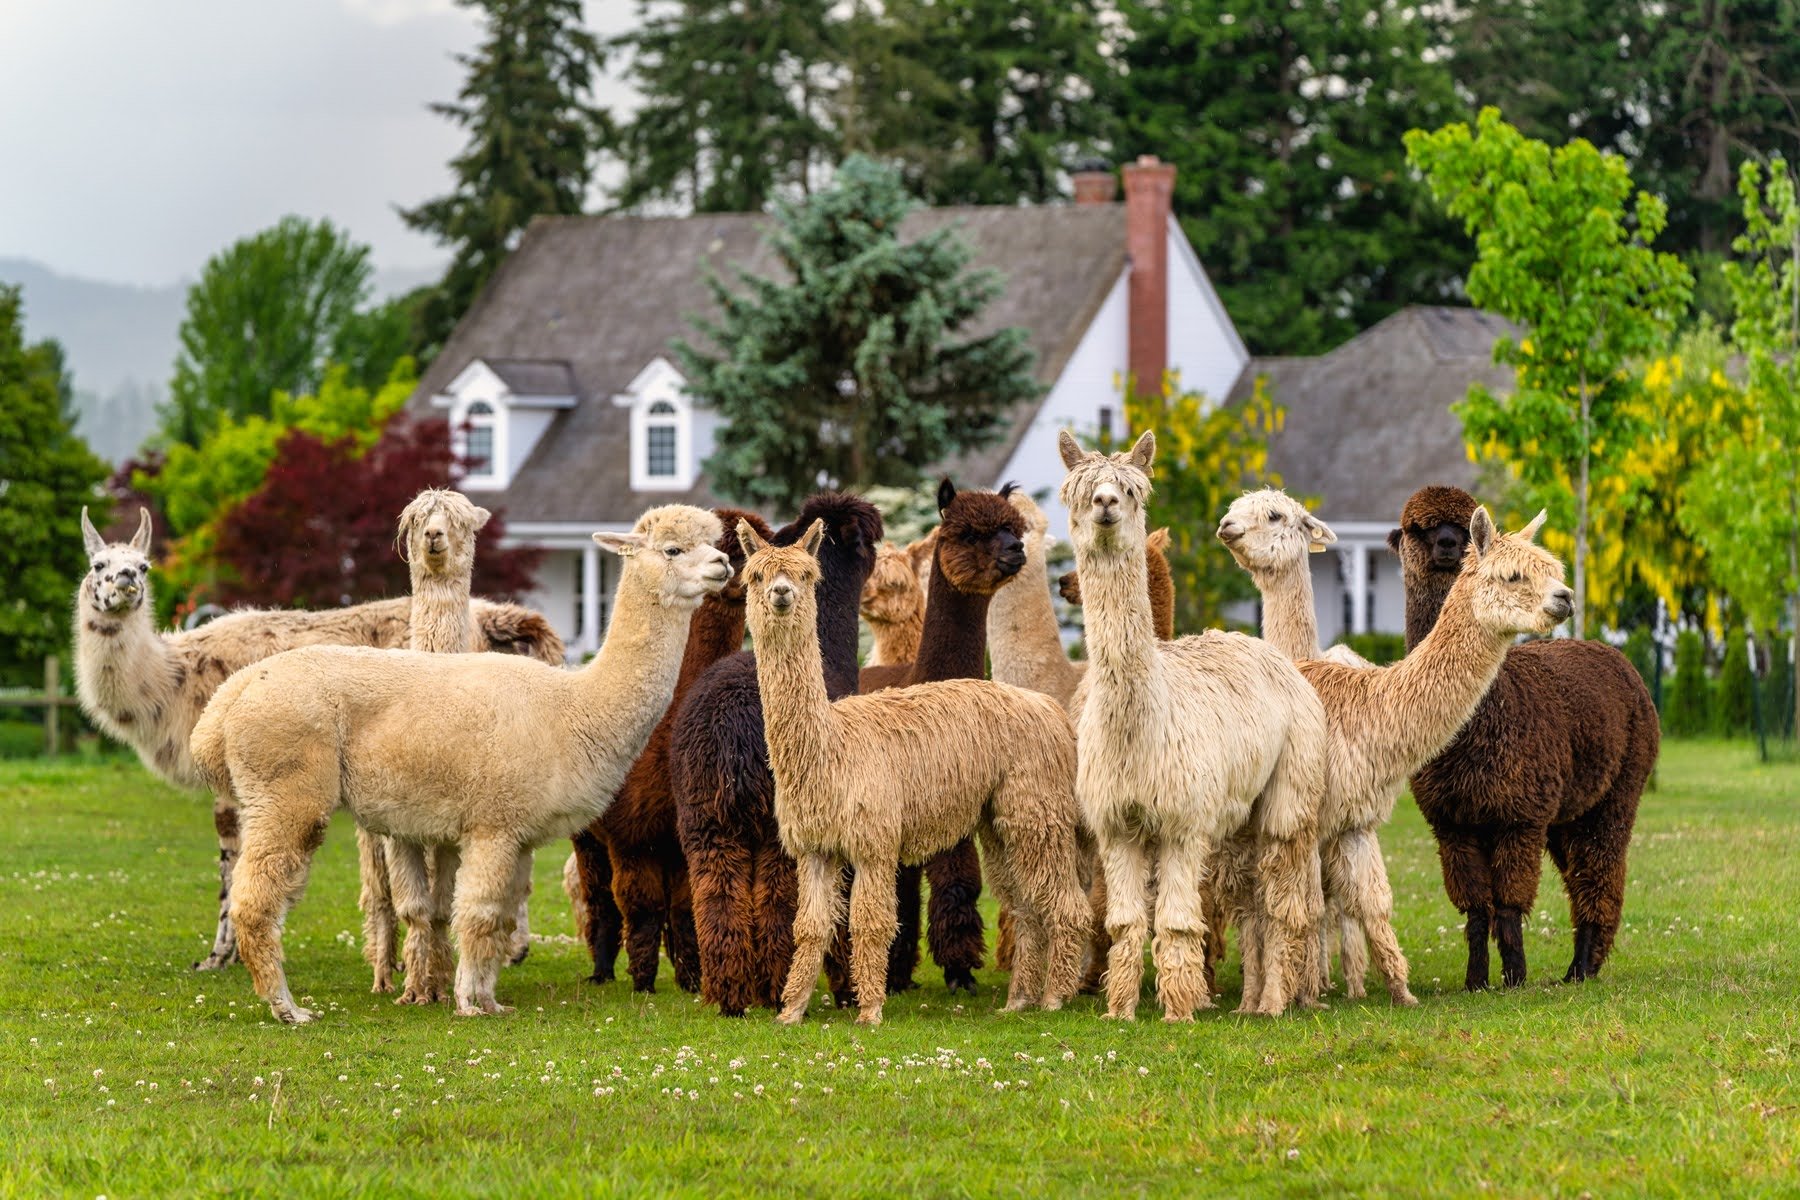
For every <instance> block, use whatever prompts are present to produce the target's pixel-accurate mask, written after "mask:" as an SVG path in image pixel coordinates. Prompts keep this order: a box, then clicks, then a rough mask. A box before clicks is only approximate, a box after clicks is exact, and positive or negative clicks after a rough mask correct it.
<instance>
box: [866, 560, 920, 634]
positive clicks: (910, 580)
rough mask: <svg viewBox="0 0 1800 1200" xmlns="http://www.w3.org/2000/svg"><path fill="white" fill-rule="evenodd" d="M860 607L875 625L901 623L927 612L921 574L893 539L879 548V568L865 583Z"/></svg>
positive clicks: (870, 574)
mask: <svg viewBox="0 0 1800 1200" xmlns="http://www.w3.org/2000/svg"><path fill="white" fill-rule="evenodd" d="M859 608H860V611H861V612H862V615H863V618H864V619H865V620H867V621H868V622H869V623H870V624H871V625H901V624H904V623H906V622H907V621H911V620H916V619H917V618H918V616H919V614H921V613H922V612H924V611H925V597H924V594H923V593H922V592H921V591H920V588H919V576H918V574H917V573H916V572H915V571H914V570H913V564H912V559H911V558H909V557H907V554H906V551H905V550H904V549H903V548H901V547H899V546H896V545H894V544H893V543H892V542H883V543H881V545H879V546H877V547H876V548H875V569H874V570H873V571H871V572H869V581H868V582H867V583H865V584H863V590H862V603H861V604H860V606H859Z"/></svg>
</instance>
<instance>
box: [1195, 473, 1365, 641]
mask: <svg viewBox="0 0 1800 1200" xmlns="http://www.w3.org/2000/svg"><path fill="white" fill-rule="evenodd" d="M1227 526H1231V527H1233V528H1235V529H1239V530H1242V531H1244V532H1242V533H1239V534H1237V535H1235V536H1233V537H1230V538H1228V537H1227V536H1226V533H1225V530H1226V527H1227ZM1219 540H1220V541H1223V542H1225V544H1226V548H1227V549H1229V550H1230V551H1231V556H1232V557H1233V558H1235V559H1236V560H1237V564H1238V566H1240V567H1242V568H1244V570H1246V571H1248V572H1250V578H1251V579H1253V580H1254V581H1255V582H1256V590H1257V591H1258V592H1259V593H1260V594H1261V595H1262V601H1263V611H1262V625H1263V628H1262V637H1263V641H1265V642H1268V643H1269V644H1270V645H1271V646H1274V647H1275V648H1276V649H1277V650H1279V651H1281V652H1282V653H1283V654H1285V655H1287V656H1288V657H1289V658H1291V659H1293V660H1294V661H1295V662H1300V661H1302V660H1304V659H1308V658H1328V659H1331V660H1332V661H1333V662H1341V663H1343V664H1344V665H1345V666H1347V667H1369V666H1374V664H1373V663H1371V662H1370V661H1369V660H1368V659H1366V658H1364V657H1363V656H1362V655H1360V654H1358V653H1357V652H1356V651H1354V650H1352V649H1350V647H1348V646H1332V647H1331V648H1330V649H1328V650H1325V651H1324V652H1322V653H1321V652H1320V650H1319V618H1318V614H1317V612H1316V611H1315V610H1314V608H1313V586H1312V572H1311V571H1310V570H1309V569H1307V567H1306V556H1307V555H1308V554H1323V553H1324V552H1325V551H1326V550H1327V549H1329V548H1330V547H1331V546H1332V545H1334V544H1335V543H1336V542H1337V534H1335V533H1333V532H1332V531H1331V526H1329V525H1327V524H1325V522H1323V521H1321V520H1319V518H1317V517H1315V516H1313V515H1312V514H1311V513H1309V512H1307V511H1306V506H1305V505H1303V504H1301V503H1300V502H1299V501H1298V500H1295V499H1294V498H1293V497H1292V496H1289V495H1288V494H1287V493H1286V492H1284V491H1281V490H1280V489H1278V488H1263V489H1262V490H1260V491H1255V492H1246V493H1244V494H1243V495H1242V496H1239V497H1238V498H1237V499H1236V500H1234V501H1232V503H1231V507H1230V508H1228V509H1226V510H1225V516H1224V519H1223V520H1221V521H1220V522H1219ZM1296 564H1298V565H1296Z"/></svg>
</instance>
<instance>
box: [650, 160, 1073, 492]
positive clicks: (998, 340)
mask: <svg viewBox="0 0 1800 1200" xmlns="http://www.w3.org/2000/svg"><path fill="white" fill-rule="evenodd" d="M917 207H918V202H917V201H916V200H913V199H912V198H911V197H910V196H908V195H907V193H906V189H905V187H904V186H903V184H902V183H901V180H900V177H899V173H898V172H897V171H896V170H895V169H894V168H892V167H888V166H883V165H881V164H878V163H876V162H874V161H872V160H870V159H867V158H863V157H861V156H852V157H851V158H849V159H847V160H846V161H845V162H844V164H843V166H842V167H841V168H840V169H839V171H838V174H837V178H836V180H835V182H834V183H833V185H832V186H831V187H830V188H829V189H827V190H825V191H823V192H820V193H818V194H816V195H815V196H813V197H812V198H811V199H810V200H808V201H806V202H804V203H793V204H790V203H779V204H777V206H776V218H775V229H774V231H773V233H772V234H771V244H772V245H773V247H774V249H775V251H776V254H777V256H778V257H779V258H780V260H781V263H782V266H783V267H784V268H785V271H784V273H783V276H782V277H780V278H764V277H758V276H754V275H751V274H749V273H748V272H746V271H743V270H737V271H735V272H734V273H733V278H734V279H735V282H736V284H737V287H736V288H735V289H734V288H733V287H731V286H730V285H729V284H728V283H727V282H726V281H725V280H723V279H721V278H719V277H717V276H714V277H712V278H711V279H710V280H709V284H710V287H711V290H712V294H713V297H714V299H715V301H716V302H717V304H718V307H719V315H718V316H717V317H716V318H713V319H710V320H698V321H696V323H695V324H696V327H697V328H698V330H699V331H700V333H701V334H703V335H704V336H705V342H706V344H704V345H702V344H695V343H692V342H687V341H680V342H677V343H676V353H677V355H678V356H679V358H680V359H681V363H682V368H683V370H684V371H685V372H686V373H687V377H688V381H689V387H690V388H691V389H692V390H693V392H694V394H695V395H697V396H700V397H703V398H704V400H705V401H706V402H707V403H709V404H711V405H712V406H713V407H714V408H715V409H716V410H717V411H718V413H719V415H720V416H721V417H722V418H723V427H722V428H721V429H720V431H719V435H718V447H719V448H718V450H717V451H716V452H715V453H714V454H713V456H712V457H711V458H710V459H708V460H707V463H706V469H707V471H708V473H709V474H710V476H711V479H712V484H713V486H714V487H715V488H716V489H718V491H719V492H720V493H721V494H723V495H725V496H728V497H731V498H733V499H735V500H737V501H739V502H742V503H749V504H758V505H765V506H768V507H771V508H775V509H792V508H796V507H798V506H799V504H800V502H801V500H803V499H804V498H805V497H806V496H807V495H809V494H810V493H812V492H813V491H815V490H817V489H818V488H819V487H821V486H829V487H846V488H866V487H870V486H873V485H877V484H892V485H898V486H907V485H911V484H914V483H916V482H918V479H919V475H920V471H921V469H922V468H924V467H925V466H927V465H928V464H931V463H935V462H938V461H940V460H941V459H943V458H945V457H947V456H949V455H951V454H953V453H956V452H957V451H960V450H965V449H969V448H973V447H976V446H979V445H982V444H984V443H986V442H987V441H989V440H991V438H992V437H993V435H994V434H995V432H996V431H997V429H998V427H999V423H1000V421H1001V419H1002V418H1003V417H1004V415H1005V414H1006V413H1008V412H1009V411H1010V410H1011V409H1012V407H1013V406H1014V405H1016V404H1018V403H1019V402H1020V401H1022V400H1025V399H1028V398H1031V397H1034V396H1036V395H1037V394H1038V393H1039V392H1040V390H1041V389H1040V387H1039V385H1038V383H1037V380H1036V379H1035V378H1034V377H1033V376H1032V373H1031V361H1032V355H1031V350H1030V348H1029V346H1028V345H1027V337H1026V333H1025V331H1024V330H1022V329H1016V328H1010V329H1002V330H998V331H996V332H993V333H989V334H986V335H983V336H980V337H966V336H961V335H963V334H964V331H965V330H967V328H968V327H969V326H970V325H971V324H973V323H974V322H975V320H976V319H977V318H978V317H979V316H980V314H981V313H982V311H983V310H984V309H985V308H986V307H987V305H988V303H989V301H991V300H992V299H993V298H994V297H995V296H996V295H997V294H999V292H1000V289H1001V286H1002V281H1001V280H1000V278H999V277H998V276H996V275H995V274H993V273H992V272H985V271H982V272H971V271H969V270H968V264H969V259H970V256H971V251H970V250H969V247H968V246H967V245H966V244H965V243H964V242H963V240H962V238H961V237H960V236H958V235H957V233H956V232H955V231H954V230H952V229H942V230H938V231H937V232H934V233H931V234H928V235H926V236H924V237H920V238H917V239H913V240H910V241H903V240H902V239H901V238H900V236H899V230H900V223H901V221H902V220H903V219H904V218H905V217H906V215H907V214H908V213H910V212H912V211H913V210H914V209H916V208H917Z"/></svg>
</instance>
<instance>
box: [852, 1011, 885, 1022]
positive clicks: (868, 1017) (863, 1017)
mask: <svg viewBox="0 0 1800 1200" xmlns="http://www.w3.org/2000/svg"><path fill="white" fill-rule="evenodd" d="M856 1023H857V1024H858V1025H879V1024H881V1014H880V1013H879V1012H865V1013H857V1014H856Z"/></svg>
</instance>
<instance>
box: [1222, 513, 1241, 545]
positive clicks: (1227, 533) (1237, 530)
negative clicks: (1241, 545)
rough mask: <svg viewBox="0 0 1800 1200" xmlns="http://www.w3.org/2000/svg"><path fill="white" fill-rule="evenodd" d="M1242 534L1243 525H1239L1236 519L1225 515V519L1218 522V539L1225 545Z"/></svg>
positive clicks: (1234, 540)
mask: <svg viewBox="0 0 1800 1200" xmlns="http://www.w3.org/2000/svg"><path fill="white" fill-rule="evenodd" d="M1243 536H1244V527H1243V526H1242V525H1239V524H1238V523H1237V522H1236V521H1233V520H1231V519H1230V518H1229V517H1227V518H1226V519H1225V520H1223V521H1220V522H1219V540H1220V541H1221V542H1224V543H1225V544H1226V545H1228V546H1229V545H1231V544H1232V543H1234V542H1236V541H1237V540H1238V539H1239V538H1241V537H1243Z"/></svg>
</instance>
